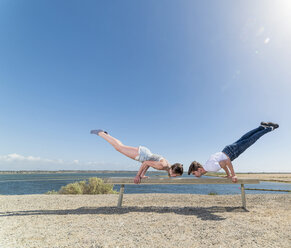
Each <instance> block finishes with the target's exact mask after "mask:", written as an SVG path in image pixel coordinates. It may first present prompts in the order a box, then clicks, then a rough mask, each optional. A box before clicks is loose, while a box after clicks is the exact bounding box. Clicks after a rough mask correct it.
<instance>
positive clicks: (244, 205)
mask: <svg viewBox="0 0 291 248" xmlns="http://www.w3.org/2000/svg"><path fill="white" fill-rule="evenodd" d="M241 199H242V205H243V209H244V210H247V206H246V194H245V185H244V184H241Z"/></svg>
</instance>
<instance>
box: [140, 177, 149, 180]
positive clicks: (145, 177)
mask: <svg viewBox="0 0 291 248" xmlns="http://www.w3.org/2000/svg"><path fill="white" fill-rule="evenodd" d="M146 178H149V177H147V176H141V177H140V179H146Z"/></svg>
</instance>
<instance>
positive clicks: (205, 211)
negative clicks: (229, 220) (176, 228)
mask: <svg viewBox="0 0 291 248" xmlns="http://www.w3.org/2000/svg"><path fill="white" fill-rule="evenodd" d="M132 212H138V213H158V214H166V213H175V214H180V215H192V216H196V217H197V218H199V219H201V220H213V221H221V220H225V219H226V218H224V217H221V216H219V215H217V214H219V213H225V212H240V213H242V212H246V211H245V210H244V209H243V208H241V207H218V206H213V207H122V208H118V207H99V208H89V207H82V208H77V209H64V210H62V209H60V210H27V211H14V212H0V217H13V216H29V215H70V214H71V215H82V214H92V215H98V214H103V215H104V214H105V215H106V214H108V215H114V214H116V215H119V214H127V213H132Z"/></svg>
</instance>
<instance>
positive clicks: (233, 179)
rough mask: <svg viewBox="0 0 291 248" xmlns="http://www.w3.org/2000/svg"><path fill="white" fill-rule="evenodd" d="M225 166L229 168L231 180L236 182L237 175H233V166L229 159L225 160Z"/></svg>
mask: <svg viewBox="0 0 291 248" xmlns="http://www.w3.org/2000/svg"><path fill="white" fill-rule="evenodd" d="M226 166H227V168H228V169H229V170H230V173H231V180H232V182H234V183H236V182H237V176H236V175H235V172H234V169H233V166H232V163H231V161H230V160H228V161H227V163H226Z"/></svg>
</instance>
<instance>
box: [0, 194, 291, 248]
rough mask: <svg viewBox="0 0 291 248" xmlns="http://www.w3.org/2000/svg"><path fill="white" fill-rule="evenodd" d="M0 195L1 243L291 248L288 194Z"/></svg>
mask: <svg viewBox="0 0 291 248" xmlns="http://www.w3.org/2000/svg"><path fill="white" fill-rule="evenodd" d="M246 197H247V209H248V211H244V210H243V209H242V208H241V196H240V195H194V194H193V195H192V194H126V195H124V199H123V207H122V208H117V207H116V203H117V199H118V195H13V196H6V195H1V196H0V206H1V207H0V208H1V210H0V226H1V229H0V247H1V248H18V247H19V248H32V247H35V248H42V247H43V248H44V247H47V248H65V247H70V248H72V247H73V248H74V247H82V248H83V247H84V248H97V247H98V248H99V247H104V248H105V247H181V248H182V247H281V248H282V247H286V248H287V247H288V248H289V247H290V243H291V238H290V233H291V225H290V224H291V222H290V220H291V210H290V206H291V195H290V194H284V195H282V194H281V195H276V194H273V195H269V194H265V195H247V196H246Z"/></svg>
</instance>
